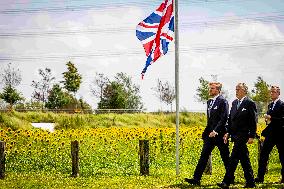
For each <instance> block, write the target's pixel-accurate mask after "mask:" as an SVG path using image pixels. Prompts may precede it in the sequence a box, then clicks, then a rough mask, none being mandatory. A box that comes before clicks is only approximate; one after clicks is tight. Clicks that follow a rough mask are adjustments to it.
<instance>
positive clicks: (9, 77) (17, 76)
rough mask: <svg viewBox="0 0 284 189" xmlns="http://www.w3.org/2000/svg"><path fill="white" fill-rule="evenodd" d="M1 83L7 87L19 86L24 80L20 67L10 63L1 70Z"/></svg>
mask: <svg viewBox="0 0 284 189" xmlns="http://www.w3.org/2000/svg"><path fill="white" fill-rule="evenodd" d="M0 76H1V84H2V85H3V86H4V87H6V86H10V87H12V88H14V87H17V86H18V85H19V84H20V83H21V81H22V75H21V72H20V70H19V69H16V68H14V67H13V66H12V64H11V63H9V64H8V66H7V68H4V69H3V71H2V72H1V75H0Z"/></svg>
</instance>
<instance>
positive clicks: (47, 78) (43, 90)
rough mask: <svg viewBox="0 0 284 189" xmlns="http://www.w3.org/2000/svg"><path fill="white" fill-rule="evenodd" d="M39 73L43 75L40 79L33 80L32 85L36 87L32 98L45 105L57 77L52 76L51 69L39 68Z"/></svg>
mask: <svg viewBox="0 0 284 189" xmlns="http://www.w3.org/2000/svg"><path fill="white" fill-rule="evenodd" d="M38 72H39V75H40V76H41V77H42V78H41V80H40V81H34V80H33V81H32V87H34V88H35V89H34V92H33V94H32V98H34V99H35V100H37V101H38V102H42V104H43V105H44V104H45V103H46V101H47V98H48V94H49V92H50V90H51V85H52V82H53V81H54V80H55V77H53V76H52V73H51V69H49V68H45V69H44V70H43V69H39V70H38Z"/></svg>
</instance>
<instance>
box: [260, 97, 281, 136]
mask: <svg viewBox="0 0 284 189" xmlns="http://www.w3.org/2000/svg"><path fill="white" fill-rule="evenodd" d="M272 106H273V102H272V103H270V104H269V105H268V111H267V113H266V114H267V115H270V116H271V122H270V123H269V124H268V126H267V127H266V128H265V129H264V130H263V131H262V133H261V135H262V136H264V137H268V136H273V137H277V138H278V137H283V134H284V102H283V101H281V100H278V101H277V102H276V104H275V106H274V108H273V110H272Z"/></svg>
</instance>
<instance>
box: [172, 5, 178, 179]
mask: <svg viewBox="0 0 284 189" xmlns="http://www.w3.org/2000/svg"><path fill="white" fill-rule="evenodd" d="M173 1H174V10H175V22H174V25H175V27H174V30H175V31H174V32H175V91H176V174H177V175H178V174H179V35H178V0H173Z"/></svg>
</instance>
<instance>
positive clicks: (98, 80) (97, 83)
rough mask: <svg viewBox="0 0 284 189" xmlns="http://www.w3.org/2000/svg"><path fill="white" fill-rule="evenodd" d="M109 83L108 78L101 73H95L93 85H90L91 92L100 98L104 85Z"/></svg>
mask: <svg viewBox="0 0 284 189" xmlns="http://www.w3.org/2000/svg"><path fill="white" fill-rule="evenodd" d="M108 83H109V79H108V78H107V77H106V76H105V75H104V74H103V73H95V79H94V81H93V85H91V86H90V88H91V93H92V94H93V95H94V96H95V97H97V98H100V100H102V98H103V90H104V88H105V87H106V85H107V84H108Z"/></svg>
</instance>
